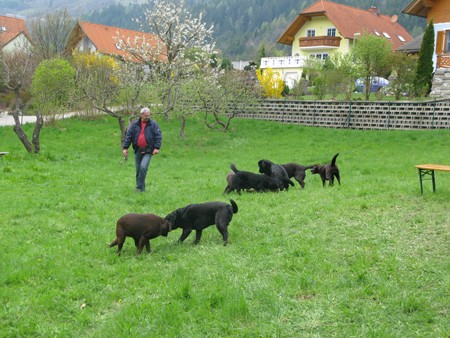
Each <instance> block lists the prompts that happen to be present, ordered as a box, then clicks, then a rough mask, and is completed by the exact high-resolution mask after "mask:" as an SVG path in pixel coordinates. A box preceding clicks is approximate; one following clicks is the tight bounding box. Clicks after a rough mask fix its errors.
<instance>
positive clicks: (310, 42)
mask: <svg viewBox="0 0 450 338" xmlns="http://www.w3.org/2000/svg"><path fill="white" fill-rule="evenodd" d="M298 40H299V45H300V48H312V47H323V48H337V47H339V45H340V43H341V37H339V36H309V37H303V38H300V39H298Z"/></svg>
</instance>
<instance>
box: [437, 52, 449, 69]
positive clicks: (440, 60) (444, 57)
mask: <svg viewBox="0 0 450 338" xmlns="http://www.w3.org/2000/svg"><path fill="white" fill-rule="evenodd" d="M437 68H450V54H441V55H438V56H437Z"/></svg>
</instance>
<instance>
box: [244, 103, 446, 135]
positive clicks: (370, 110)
mask: <svg viewBox="0 0 450 338" xmlns="http://www.w3.org/2000/svg"><path fill="white" fill-rule="evenodd" d="M237 117H239V118H252V119H260V120H271V121H278V122H283V123H295V124H302V125H305V126H317V127H330V128H348V129H450V99H443V100H432V101H422V102H416V101H415V102H412V101H394V102H389V101H292V100H265V101H262V103H261V105H260V106H258V107H256V109H254V111H252V112H241V113H239V114H238V115H237Z"/></svg>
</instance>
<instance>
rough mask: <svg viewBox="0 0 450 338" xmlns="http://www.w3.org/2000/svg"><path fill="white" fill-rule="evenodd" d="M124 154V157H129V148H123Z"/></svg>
mask: <svg viewBox="0 0 450 338" xmlns="http://www.w3.org/2000/svg"><path fill="white" fill-rule="evenodd" d="M122 154H123V157H124V158H127V157H128V149H124V150H122Z"/></svg>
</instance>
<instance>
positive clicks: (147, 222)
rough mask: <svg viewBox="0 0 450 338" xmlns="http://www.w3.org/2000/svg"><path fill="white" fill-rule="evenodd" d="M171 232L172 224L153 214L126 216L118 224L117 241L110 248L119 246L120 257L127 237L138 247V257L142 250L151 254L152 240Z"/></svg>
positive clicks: (118, 253)
mask: <svg viewBox="0 0 450 338" xmlns="http://www.w3.org/2000/svg"><path fill="white" fill-rule="evenodd" d="M170 230H171V227H170V223H169V222H168V221H167V220H165V219H164V218H161V217H159V216H157V215H153V214H126V215H123V216H122V217H120V218H119V219H118V221H117V224H116V239H115V240H114V241H112V242H111V244H110V245H109V247H110V248H111V247H113V246H116V245H117V246H118V249H117V255H119V256H120V253H121V251H122V246H123V243H124V242H125V237H132V238H133V239H134V244H135V245H136V247H137V255H139V254H140V253H141V252H142V249H143V248H144V246H145V248H146V249H147V252H150V239H152V238H156V237H158V236H165V237H167V234H168V233H169V231H170Z"/></svg>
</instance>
